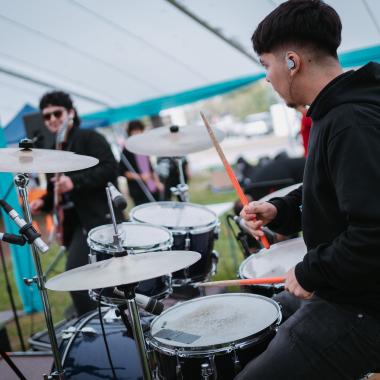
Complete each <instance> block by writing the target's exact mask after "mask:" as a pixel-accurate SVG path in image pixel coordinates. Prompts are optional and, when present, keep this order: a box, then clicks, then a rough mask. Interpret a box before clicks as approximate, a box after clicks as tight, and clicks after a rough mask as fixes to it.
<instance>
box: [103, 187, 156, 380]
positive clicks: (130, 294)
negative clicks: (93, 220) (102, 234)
mask: <svg viewBox="0 0 380 380" xmlns="http://www.w3.org/2000/svg"><path fill="white" fill-rule="evenodd" d="M106 194H107V200H108V207H109V209H110V214H111V218H112V224H113V228H114V232H115V234H114V236H113V238H114V244H115V245H116V246H117V247H118V252H117V253H116V254H115V257H117V256H125V255H128V252H127V250H124V248H123V246H122V244H121V240H120V234H119V231H118V228H117V223H116V218H115V213H114V210H113V204H112V199H111V192H110V189H109V187H108V186H107V187H106ZM136 286H137V284H128V285H122V286H119V287H118V288H119V289H120V290H121V291H122V292H123V294H124V296H125V298H126V300H127V306H128V311H129V314H130V316H131V320H132V326H130V324H129V321H128V318H127V316H126V315H125V305H119V306H118V310H119V313H120V316H121V319H122V321H123V323H124V324H125V326H126V328H127V330H128V329H130V328H132V332H133V337H134V339H135V343H136V348H137V353H138V355H139V358H140V364H141V367H142V370H143V376H144V380H152V372H151V370H150V366H149V362H148V357H147V349H146V346H145V340H144V333H143V329H142V326H141V321H140V315H139V311H138V309H137V304H136V299H135V297H136V294H135V288H136Z"/></svg>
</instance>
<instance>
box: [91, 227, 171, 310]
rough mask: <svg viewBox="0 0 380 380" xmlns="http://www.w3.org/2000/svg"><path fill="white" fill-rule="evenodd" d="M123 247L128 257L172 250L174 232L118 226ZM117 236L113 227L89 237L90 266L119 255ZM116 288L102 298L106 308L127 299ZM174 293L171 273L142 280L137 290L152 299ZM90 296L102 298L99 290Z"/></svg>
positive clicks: (92, 292) (99, 229) (92, 233)
mask: <svg viewBox="0 0 380 380" xmlns="http://www.w3.org/2000/svg"><path fill="white" fill-rule="evenodd" d="M118 229H119V234H120V236H121V241H122V246H123V248H124V249H125V250H127V252H128V254H139V253H143V252H152V255H154V252H158V251H168V250H170V249H171V246H172V245H173V237H172V234H171V233H170V231H168V230H167V229H165V228H163V227H158V226H152V225H148V224H140V223H120V224H118ZM114 234H115V232H114V228H113V225H112V224H107V225H104V226H99V227H96V228H93V229H92V230H91V231H90V232H89V234H88V238H87V243H88V245H89V247H90V255H89V256H90V257H89V261H90V263H95V262H98V261H102V260H107V259H110V258H111V257H113V255H114V254H115V253H117V251H118V249H117V246H116V245H115V243H114V240H113V235H114ZM113 289H114V288H106V289H104V290H103V292H102V295H101V302H102V303H103V304H105V305H118V304H120V303H121V302H124V301H125V300H124V299H123V298H121V297H119V296H117V295H116V294H114V292H113ZM170 292H171V276H170V274H168V275H165V276H161V277H157V278H153V279H151V280H146V281H141V282H140V283H139V285H138V287H137V289H136V293H141V294H144V295H146V296H148V297H155V298H163V297H165V296H166V295H168V294H169V293H170ZM89 293H90V297H91V298H92V299H93V300H95V301H97V300H98V299H99V289H92V290H90V292H89Z"/></svg>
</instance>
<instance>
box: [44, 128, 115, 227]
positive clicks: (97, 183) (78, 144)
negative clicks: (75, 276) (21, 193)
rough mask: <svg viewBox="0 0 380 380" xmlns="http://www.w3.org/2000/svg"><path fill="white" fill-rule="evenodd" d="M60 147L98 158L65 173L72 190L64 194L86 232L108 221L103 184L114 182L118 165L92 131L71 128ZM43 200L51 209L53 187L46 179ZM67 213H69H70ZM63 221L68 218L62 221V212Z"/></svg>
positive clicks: (65, 222) (99, 138)
mask: <svg viewBox="0 0 380 380" xmlns="http://www.w3.org/2000/svg"><path fill="white" fill-rule="evenodd" d="M64 150H68V151H70V152H74V153H77V154H82V155H86V156H92V157H95V158H97V159H98V160H99V163H98V164H97V165H96V166H94V167H91V168H88V169H84V170H79V171H74V172H68V173H65V175H67V176H68V177H70V178H71V180H72V181H73V183H74V189H73V190H72V191H70V192H69V193H68V196H69V199H70V200H71V201H72V202H73V204H74V210H75V213H76V215H77V217H78V219H79V222H80V224H81V226H82V227H83V228H84V229H85V230H86V231H87V232H88V231H89V230H90V229H91V228H94V227H96V226H99V225H103V224H107V223H110V213H109V209H108V203H107V196H106V192H105V187H106V185H107V182H113V183H114V184H115V183H116V179H117V175H118V167H117V162H116V160H115V157H114V155H113V153H112V151H111V148H110V146H109V144H108V143H107V141H106V140H105V138H104V137H103V136H102V135H100V134H99V133H97V132H95V131H92V130H86V129H84V130H82V129H80V128H79V127H73V128H72V129H71V131H70V132H69V136H68V139H67V143H66V145H65V147H64ZM43 199H44V200H45V204H44V210H45V211H49V210H51V209H52V206H53V186H52V184H51V183H50V182H49V184H48V192H47V194H46V195H45V197H44V198H43ZM67 214H68V216H69V215H70V217H71V216H72V213H71V212H70V213H69V212H68V213H67ZM71 219H72V218H71ZM67 222H70V220H66V212H65V219H64V229H66V228H68V226H67V227H66V225H67Z"/></svg>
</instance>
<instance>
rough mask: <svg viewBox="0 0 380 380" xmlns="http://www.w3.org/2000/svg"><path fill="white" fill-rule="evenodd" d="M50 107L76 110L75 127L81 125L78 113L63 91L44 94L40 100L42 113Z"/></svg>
mask: <svg viewBox="0 0 380 380" xmlns="http://www.w3.org/2000/svg"><path fill="white" fill-rule="evenodd" d="M49 106H59V107H64V108H66V109H67V110H68V111H70V110H74V127H78V126H79V125H80V118H79V116H78V112H77V110H76V108H75V107H74V103H73V101H72V99H71V97H70V95H69V94H67V93H66V92H63V91H51V92H47V93H46V94H44V95H43V96H42V98H41V100H40V111H42V110H43V109H44V108H46V107H49Z"/></svg>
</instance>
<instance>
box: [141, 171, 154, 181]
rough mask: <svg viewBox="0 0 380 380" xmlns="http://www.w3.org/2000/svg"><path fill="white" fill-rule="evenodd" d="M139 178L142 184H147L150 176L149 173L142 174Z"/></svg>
mask: <svg viewBox="0 0 380 380" xmlns="http://www.w3.org/2000/svg"><path fill="white" fill-rule="evenodd" d="M140 178H141V179H142V180H143V181H144V182H148V181H149V180H150V179H151V178H152V176H151V175H150V174H149V173H142V174H140Z"/></svg>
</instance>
